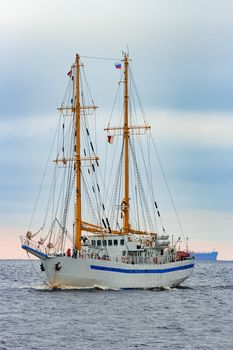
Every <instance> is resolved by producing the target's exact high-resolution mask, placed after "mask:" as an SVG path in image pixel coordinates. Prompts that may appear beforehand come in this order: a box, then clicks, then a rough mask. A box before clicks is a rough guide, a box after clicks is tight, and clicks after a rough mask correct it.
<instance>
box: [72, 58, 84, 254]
mask: <svg viewBox="0 0 233 350" xmlns="http://www.w3.org/2000/svg"><path fill="white" fill-rule="evenodd" d="M75 70H76V82H75V83H76V84H75V85H76V86H75V101H76V103H75V175H76V191H75V193H76V198H75V222H74V224H75V235H74V246H75V248H76V249H77V250H81V229H82V221H81V157H80V115H81V113H80V110H81V108H80V56H79V55H78V54H76V60H75Z"/></svg>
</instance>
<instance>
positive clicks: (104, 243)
mask: <svg viewBox="0 0 233 350" xmlns="http://www.w3.org/2000/svg"><path fill="white" fill-rule="evenodd" d="M106 245H107V241H106V239H103V246H104V247H106Z"/></svg>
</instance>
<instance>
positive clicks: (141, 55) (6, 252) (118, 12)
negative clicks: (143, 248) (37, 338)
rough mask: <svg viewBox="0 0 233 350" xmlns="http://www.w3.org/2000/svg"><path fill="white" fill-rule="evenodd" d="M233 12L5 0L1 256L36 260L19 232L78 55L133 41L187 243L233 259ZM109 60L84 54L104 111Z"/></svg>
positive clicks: (0, 11) (155, 1) (0, 33)
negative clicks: (24, 246) (25, 248)
mask: <svg viewBox="0 0 233 350" xmlns="http://www.w3.org/2000/svg"><path fill="white" fill-rule="evenodd" d="M232 15H233V2H232V1H231V0H229V1H228V0H221V1H218V0H189V1H187V0H118V1H117V2H116V1H113V0H98V1H95V0H85V1H80V0H69V1H65V0H46V1H45V0H40V1H32V0H21V1H18V0H0V47H1V56H0V123H1V127H0V149H1V152H0V161H1V167H0V258H2V259H5V258H26V254H25V252H24V251H22V250H21V249H20V241H19V236H20V235H22V234H24V233H25V232H26V231H27V228H28V223H29V221H30V218H31V213H32V211H33V207H34V203H35V198H36V193H37V189H38V187H39V184H40V179H41V176H42V171H43V167H44V162H45V161H46V159H47V150H48V147H49V145H50V141H51V140H50V139H51V135H53V128H54V126H55V125H56V121H57V119H56V118H57V117H58V115H57V111H56V108H57V107H58V106H59V105H60V103H61V100H62V98H63V93H64V89H65V86H66V82H67V76H66V73H67V72H68V70H69V68H70V65H71V64H72V63H73V61H74V55H75V53H76V52H78V53H80V54H81V55H83V56H100V57H114V58H115V57H116V58H120V57H121V52H122V50H126V49H127V48H128V50H129V53H130V57H131V58H132V69H133V72H134V78H135V80H136V82H137V86H138V89H139V91H140V97H141V100H142V102H143V107H144V110H145V112H146V114H147V118H148V120H149V122H150V124H151V125H152V127H153V134H154V135H155V138H156V144H157V148H158V150H159V154H160V158H161V160H162V163H163V167H164V170H165V173H166V177H167V180H168V182H169V185H170V189H171V192H172V194H173V198H174V201H175V203H176V208H177V211H178V213H179V217H180V220H181V222H182V227H183V229H184V231H185V232H187V236H188V237H189V246H190V248H191V249H193V250H196V251H210V250H212V249H214V248H215V249H217V250H218V251H219V258H220V259H227V260H233V137H232V136H233V45H232V38H233V21H232ZM99 64H100V65H99V68H96V66H94V64H93V62H90V63H89V61H88V60H86V61H85V65H87V66H88V65H90V67H88V68H90V71H89V74H90V76H91V89H92V94H93V96H94V99H95V101H96V103H97V105H98V106H100V118H103V119H104V118H105V117H104V116H105V115H107V114H110V112H111V107H112V103H113V99H114V92H115V87H113V89H112V87H111V84H112V82H113V80H112V79H111V78H110V76H111V75H114V74H115V72H114V69H113V68H112V67H111V66H110V63H106V62H100V63H99ZM111 64H112V63H111ZM104 65H106V67H105V66H104ZM95 82H98V83H95ZM101 116H102V117H101ZM101 123H103V124H104V121H103V120H101ZM163 212H164V217H165V218H166V219H167V223H168V225H167V226H168V228H169V230H170V231H171V232H172V230H173V224H174V222H173V218H172V214H171V212H170V209H169V208H166V207H164V208H163ZM175 230H176V229H175Z"/></svg>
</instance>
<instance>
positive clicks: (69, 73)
mask: <svg viewBox="0 0 233 350" xmlns="http://www.w3.org/2000/svg"><path fill="white" fill-rule="evenodd" d="M67 75H68V77H70V78H71V77H72V69H71V70H70V71H69V72H68V73H67Z"/></svg>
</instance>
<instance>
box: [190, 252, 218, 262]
mask: <svg viewBox="0 0 233 350" xmlns="http://www.w3.org/2000/svg"><path fill="white" fill-rule="evenodd" d="M192 255H193V256H194V257H195V259H196V260H201V261H216V260H217V257H218V252H215V251H213V252H209V253H205V252H203V253H195V252H193V253H192Z"/></svg>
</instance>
